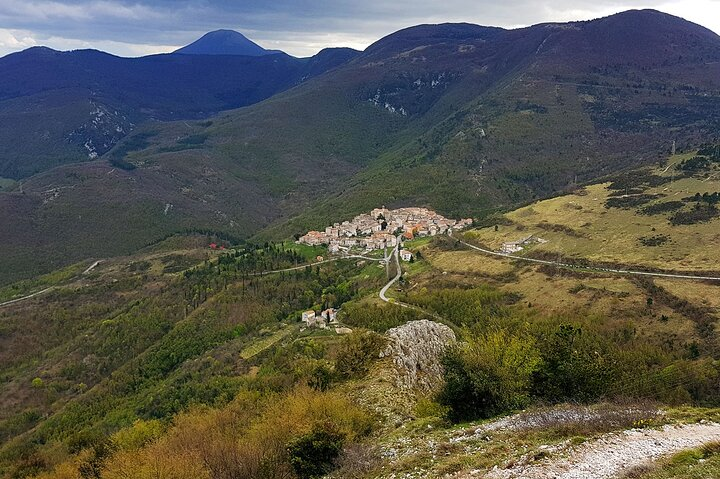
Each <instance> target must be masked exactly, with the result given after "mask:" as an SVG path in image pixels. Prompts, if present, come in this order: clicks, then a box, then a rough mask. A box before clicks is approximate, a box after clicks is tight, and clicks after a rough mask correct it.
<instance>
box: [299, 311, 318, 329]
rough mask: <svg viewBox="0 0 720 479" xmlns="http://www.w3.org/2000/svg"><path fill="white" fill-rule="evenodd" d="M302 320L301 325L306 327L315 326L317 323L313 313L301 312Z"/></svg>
mask: <svg viewBox="0 0 720 479" xmlns="http://www.w3.org/2000/svg"><path fill="white" fill-rule="evenodd" d="M302 320H303V323H305V324H306V325H307V326H308V327H310V326H315V322H316V321H317V317H316V316H315V311H305V312H303V314H302Z"/></svg>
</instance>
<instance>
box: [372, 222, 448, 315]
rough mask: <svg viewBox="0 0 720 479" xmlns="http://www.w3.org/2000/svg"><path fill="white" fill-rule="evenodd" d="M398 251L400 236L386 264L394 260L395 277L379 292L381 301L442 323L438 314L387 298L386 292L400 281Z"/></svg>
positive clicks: (400, 269) (400, 272)
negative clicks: (411, 310) (412, 310)
mask: <svg viewBox="0 0 720 479" xmlns="http://www.w3.org/2000/svg"><path fill="white" fill-rule="evenodd" d="M399 250H400V236H398V240H397V244H396V246H395V248H394V249H393V250H392V252H391V253H390V256H389V257H388V258H387V261H388V264H390V261H391V260H392V259H393V258H394V259H395V266H396V267H397V273H396V274H395V277H394V278H392V279H391V280H390V281H388V283H387V284H386V285H385V286H383V288H382V289H381V290H380V299H382V300H383V301H385V302H386V303H389V304H395V305H397V306H401V307H403V308H407V309H414V310H415V311H418V312H420V313H422V314H424V315H426V316H430V317H432V318H435V319H437V320H439V321H443V319H444V318H443V317H442V316H440V315H439V314H435V313H433V312H431V311H425V310H424V309H422V308H421V307H419V306H415V305H414V304H408V303H403V302H402V301H398V300H397V299H394V298H388V297H387V292H388V290H389V289H390V288H391V287H392V285H394V284H395V283H397V282H398V281H399V280H400V277H401V276H402V268H401V267H400V251H399Z"/></svg>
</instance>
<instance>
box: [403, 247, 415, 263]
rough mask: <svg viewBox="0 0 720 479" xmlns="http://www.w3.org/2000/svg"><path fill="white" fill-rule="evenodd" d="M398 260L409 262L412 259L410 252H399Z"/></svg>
mask: <svg viewBox="0 0 720 479" xmlns="http://www.w3.org/2000/svg"><path fill="white" fill-rule="evenodd" d="M400 259H402V260H403V261H410V260H411V259H413V254H412V253H411V252H410V251H408V250H406V249H404V250H402V251H400Z"/></svg>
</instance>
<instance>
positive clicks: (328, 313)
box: [320, 308, 337, 324]
mask: <svg viewBox="0 0 720 479" xmlns="http://www.w3.org/2000/svg"><path fill="white" fill-rule="evenodd" d="M320 315H321V316H322V317H323V319H325V321H327V322H329V323H330V324H335V323H337V311H336V310H335V309H334V308H328V309H326V310H325V311H323V312H322V313H320Z"/></svg>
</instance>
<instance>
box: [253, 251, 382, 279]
mask: <svg viewBox="0 0 720 479" xmlns="http://www.w3.org/2000/svg"><path fill="white" fill-rule="evenodd" d="M342 259H367V260H370V261H379V262H381V263H383V262H384V261H385V259H383V258H371V257H370V256H363V255H359V254H353V255H349V256H340V257H338V258H331V259H326V260H323V261H318V262H316V263H307V264H302V265H300V266H293V267H292V268H284V269H274V270H272V271H258V272H257V273H250V274H248V276H265V275H266V274H274V273H286V272H288V271H297V270H299V269H305V268H307V267H308V266H317V265H319V264H325V263H333V262H335V261H340V260H342Z"/></svg>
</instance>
